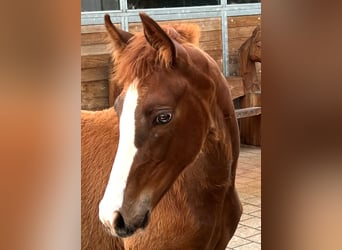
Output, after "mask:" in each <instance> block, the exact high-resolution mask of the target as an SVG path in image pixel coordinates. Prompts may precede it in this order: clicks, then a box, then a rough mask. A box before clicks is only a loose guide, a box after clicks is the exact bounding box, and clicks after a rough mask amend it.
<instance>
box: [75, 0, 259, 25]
mask: <svg viewBox="0 0 342 250" xmlns="http://www.w3.org/2000/svg"><path fill="white" fill-rule="evenodd" d="M121 2H123V3H122V4H121ZM121 5H122V6H121ZM121 7H123V8H121ZM120 8H121V9H120V10H114V11H88V12H82V13H81V25H91V24H103V23H104V21H103V16H104V14H105V13H108V14H110V15H111V17H113V19H115V18H120V20H121V17H128V22H137V21H139V20H140V19H139V18H138V14H139V12H140V11H144V12H146V13H147V14H149V15H151V16H152V17H153V18H154V19H155V20H156V21H165V20H178V19H192V18H210V17H221V16H222V12H223V11H226V12H227V16H245V15H258V14H260V13H261V4H260V3H254V4H228V5H226V6H224V5H214V6H199V7H184V8H161V9H140V10H128V9H127V2H126V0H120ZM124 8H125V9H124ZM119 22H121V21H119Z"/></svg>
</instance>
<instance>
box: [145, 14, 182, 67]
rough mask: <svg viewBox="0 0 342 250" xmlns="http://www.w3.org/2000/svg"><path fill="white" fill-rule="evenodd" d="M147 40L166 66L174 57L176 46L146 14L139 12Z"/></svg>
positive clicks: (172, 62) (173, 60) (172, 61)
mask: <svg viewBox="0 0 342 250" xmlns="http://www.w3.org/2000/svg"><path fill="white" fill-rule="evenodd" d="M139 15H140V18H141V21H142V24H143V27H144V34H145V38H146V40H147V42H148V43H149V44H150V45H151V46H152V47H153V48H154V49H155V50H157V51H158V55H159V59H160V60H161V62H162V63H164V64H165V65H166V66H169V65H172V64H174V62H175V59H176V46H175V44H174V43H173V41H172V40H171V38H170V37H169V36H168V35H167V34H166V32H165V31H164V30H163V29H162V28H161V27H160V26H159V25H158V24H157V23H156V22H155V21H154V20H153V19H152V18H150V17H149V16H148V15H147V14H145V13H143V12H141V13H139Z"/></svg>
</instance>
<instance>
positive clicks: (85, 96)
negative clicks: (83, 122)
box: [81, 80, 109, 110]
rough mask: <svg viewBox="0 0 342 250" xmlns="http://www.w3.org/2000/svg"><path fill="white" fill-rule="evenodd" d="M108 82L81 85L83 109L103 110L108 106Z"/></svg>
mask: <svg viewBox="0 0 342 250" xmlns="http://www.w3.org/2000/svg"><path fill="white" fill-rule="evenodd" d="M108 95H109V93H108V81H107V80H101V81H93V82H82V83H81V108H82V109H85V110H101V109H104V108H107V107H109V105H108Z"/></svg>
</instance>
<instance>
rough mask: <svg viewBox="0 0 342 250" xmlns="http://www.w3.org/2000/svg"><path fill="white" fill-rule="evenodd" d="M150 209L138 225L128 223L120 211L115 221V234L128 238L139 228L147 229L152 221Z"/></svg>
mask: <svg viewBox="0 0 342 250" xmlns="http://www.w3.org/2000/svg"><path fill="white" fill-rule="evenodd" d="M150 214H151V213H150V211H149V210H148V211H147V212H146V213H145V215H144V217H143V219H142V220H140V221H139V222H138V223H137V224H136V225H127V224H126V223H125V220H124V218H123V217H122V215H121V214H120V213H119V214H118V216H117V219H116V221H115V226H114V229H115V234H116V236H118V237H121V238H127V237H129V236H132V235H133V234H134V233H135V232H136V231H137V230H138V229H145V228H146V226H147V225H148V223H149V221H150Z"/></svg>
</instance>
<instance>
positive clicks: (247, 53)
mask: <svg viewBox="0 0 342 250" xmlns="http://www.w3.org/2000/svg"><path fill="white" fill-rule="evenodd" d="M239 57H240V68H239V71H240V76H241V77H242V78H243V82H244V86H245V93H251V92H255V91H260V90H261V89H260V84H259V83H258V79H257V70H256V66H255V63H256V62H261V27H260V25H257V26H256V28H255V29H254V31H253V33H252V35H251V37H249V38H248V39H247V40H246V41H245V42H244V43H243V44H242V45H241V47H240V49H239Z"/></svg>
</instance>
